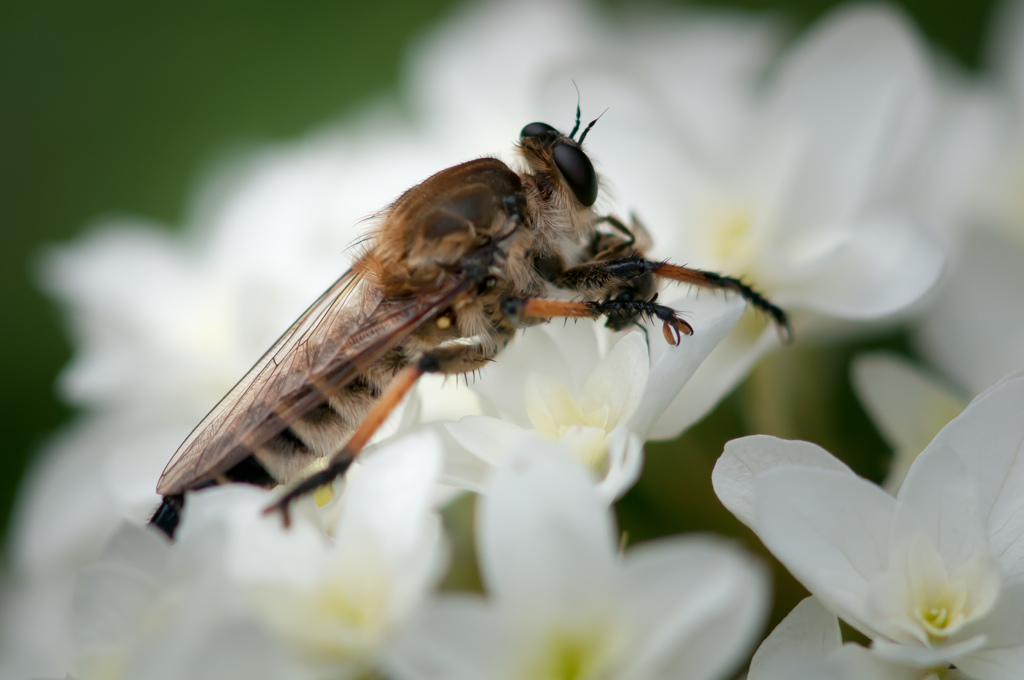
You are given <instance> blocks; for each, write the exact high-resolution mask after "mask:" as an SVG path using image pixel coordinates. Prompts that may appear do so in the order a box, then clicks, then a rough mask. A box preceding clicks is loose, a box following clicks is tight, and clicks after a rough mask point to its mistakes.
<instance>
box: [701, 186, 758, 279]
mask: <svg viewBox="0 0 1024 680" xmlns="http://www.w3.org/2000/svg"><path fill="white" fill-rule="evenodd" d="M698 219H699V220H700V224H701V233H702V234H705V239H704V244H703V250H704V255H705V257H706V258H707V260H708V264H709V265H711V266H713V267H714V268H716V269H718V270H720V271H721V272H723V273H726V274H733V275H743V276H753V272H752V269H753V268H754V267H755V264H756V254H757V248H756V247H755V244H754V238H753V223H754V213H753V211H752V210H751V209H750V208H748V207H747V206H745V205H742V204H736V203H733V202H730V201H726V200H715V201H709V202H708V203H707V204H706V205H705V206H704V207H703V209H702V210H701V211H700V214H699V216H698Z"/></svg>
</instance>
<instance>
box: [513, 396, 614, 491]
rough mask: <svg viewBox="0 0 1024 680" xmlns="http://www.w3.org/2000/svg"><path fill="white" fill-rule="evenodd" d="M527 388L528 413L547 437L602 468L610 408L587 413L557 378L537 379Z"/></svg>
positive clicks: (605, 451) (538, 429)
mask: <svg viewBox="0 0 1024 680" xmlns="http://www.w3.org/2000/svg"><path fill="white" fill-rule="evenodd" d="M535 384H536V385H537V387H536V388H535V389H527V390H526V412H527V415H528V416H529V418H530V422H531V423H532V424H533V427H534V428H536V430H537V432H538V434H540V435H541V436H542V437H544V438H545V439H549V440H551V441H555V442H559V443H560V444H562V445H563V446H565V447H567V448H568V449H569V450H571V451H573V452H574V453H575V454H576V457H577V458H579V460H580V461H582V462H583V463H584V464H585V465H587V466H588V467H590V468H591V469H592V470H595V471H600V469H601V468H602V467H603V466H604V462H605V458H606V456H607V454H608V429H607V428H608V425H609V422H608V419H609V418H608V407H607V406H602V407H600V408H597V409H594V410H592V411H588V412H584V411H583V409H582V407H581V406H580V404H579V402H577V401H576V399H574V398H573V396H572V393H570V392H569V388H568V387H566V386H565V385H564V384H562V383H560V382H558V381H554V380H551V381H543V382H541V381H538V382H537V383H535Z"/></svg>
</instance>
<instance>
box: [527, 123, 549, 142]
mask: <svg viewBox="0 0 1024 680" xmlns="http://www.w3.org/2000/svg"><path fill="white" fill-rule="evenodd" d="M548 135H551V136H555V137H557V136H558V130H556V129H555V128H553V127H551V126H550V125H548V124H547V123H530V124H529V125H527V126H526V127H524V128H523V131H522V132H520V133H519V139H526V138H528V137H547V136H548Z"/></svg>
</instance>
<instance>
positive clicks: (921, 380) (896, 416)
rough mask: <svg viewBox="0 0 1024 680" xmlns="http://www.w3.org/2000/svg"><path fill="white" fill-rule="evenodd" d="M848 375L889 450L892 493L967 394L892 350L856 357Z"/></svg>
mask: <svg viewBox="0 0 1024 680" xmlns="http://www.w3.org/2000/svg"><path fill="white" fill-rule="evenodd" d="M850 376H851V378H852V380H853V387H854V391H856V393H857V396H858V397H859V398H860V402H861V404H863V406H864V408H865V409H866V410H867V412H868V415H870V416H871V419H872V421H874V423H875V427H877V428H878V430H879V431H880V432H881V433H882V437H884V438H885V441H886V443H887V444H889V446H890V448H892V450H893V459H892V463H891V465H890V467H889V474H888V475H886V477H885V489H886V490H887V491H888V492H889V493H891V494H893V495H895V494H896V492H897V491H899V488H900V485H901V484H903V480H904V478H906V476H907V471H908V470H909V469H910V466H911V465H912V464H913V462H914V460H916V459H917V455H918V454H919V453H921V451H923V450H924V448H925V447H926V446H928V443H929V442H930V441H931V440H932V439H933V438H934V437H935V435H937V434H938V433H939V430H941V429H942V428H943V427H945V426H946V423H948V422H949V421H951V420H953V418H955V417H957V416H958V415H960V413H961V411H963V410H964V408H965V407H966V406H967V400H966V399H964V398H963V397H961V396H960V395H959V394H957V393H955V392H954V391H953V390H951V389H950V388H948V387H946V386H945V385H944V384H942V383H941V382H939V381H938V380H937V379H936V378H934V377H933V376H931V375H929V374H927V373H925V372H924V371H923V370H922V369H920V368H918V367H917V366H916V365H914V364H913V363H912V362H910V361H909V360H907V359H904V358H902V357H900V356H898V355H896V354H890V353H886V352H875V353H871V354H862V355H860V356H858V357H855V358H854V360H853V364H852V366H851V367H850Z"/></svg>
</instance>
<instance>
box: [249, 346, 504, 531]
mask: <svg viewBox="0 0 1024 680" xmlns="http://www.w3.org/2000/svg"><path fill="white" fill-rule="evenodd" d="M493 357H494V352H493V351H485V350H483V349H481V348H480V347H478V346H474V345H465V346H458V347H451V348H443V349H438V350H434V351H432V352H430V353H428V354H424V355H423V356H422V357H420V359H419V361H417V362H416V363H415V364H413V365H411V366H406V367H405V368H403V369H402V370H401V371H399V372H398V374H397V375H396V376H395V378H394V380H392V381H391V384H390V385H388V387H387V389H386V390H384V393H383V394H382V395H380V398H379V399H378V400H377V402H376V403H375V404H374V405H373V406H372V407H370V411H369V413H367V414H366V417H365V418H363V421H362V422H361V423H359V427H357V428H356V431H355V432H353V433H352V436H351V437H349V438H348V441H347V442H345V445H344V446H343V447H342V448H341V450H339V451H338V452H337V453H335V454H334V455H333V456H331V460H330V462H329V463H328V464H327V467H326V468H324V469H323V470H321V471H319V472H315V473H313V474H311V475H310V476H308V477H306V478H305V479H303V480H301V481H299V482H298V483H297V484H296V485H295V486H293V487H292V488H291V489H289V490H288V491H287V492H286V493H285V494H284V495H283V496H281V498H280V499H278V500H277V502H275V503H274V504H273V505H270V506H269V507H267V508H266V509H265V510H264V511H263V513H264V514H270V513H272V512H280V513H281V519H282V520H283V521H284V525H285V527H288V526H290V525H291V516H290V514H289V512H288V508H289V506H290V505H291V504H292V502H293V501H295V500H296V499H298V498H299V497H301V496H304V495H306V494H308V493H312V492H313V491H316V490H317V489H319V488H320V487H322V486H323V485H325V484H330V483H331V482H333V481H334V480H335V479H337V478H338V477H341V476H342V475H344V474H345V472H346V471H347V470H348V468H349V466H350V465H352V462H353V461H354V460H355V459H356V458H357V457H358V456H359V454H360V453H361V452H362V450H363V448H364V447H365V446H366V444H367V442H369V441H370V439H371V438H372V437H373V435H374V434H375V433H376V432H377V430H378V429H379V428H380V426H381V425H382V424H383V423H384V421H385V420H387V418H388V416H389V415H391V412H392V411H393V410H394V409H395V407H396V406H398V404H399V403H400V402H401V401H402V399H403V398H404V397H405V395H406V394H408V393H409V390H411V389H412V388H413V386H414V385H415V384H416V381H417V380H419V379H420V378H421V377H423V375H424V374H425V373H467V372H469V371H473V370H476V369H478V368H480V366H482V365H483V364H485V363H487V362H488V361H490V360H491V359H492V358H493Z"/></svg>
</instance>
